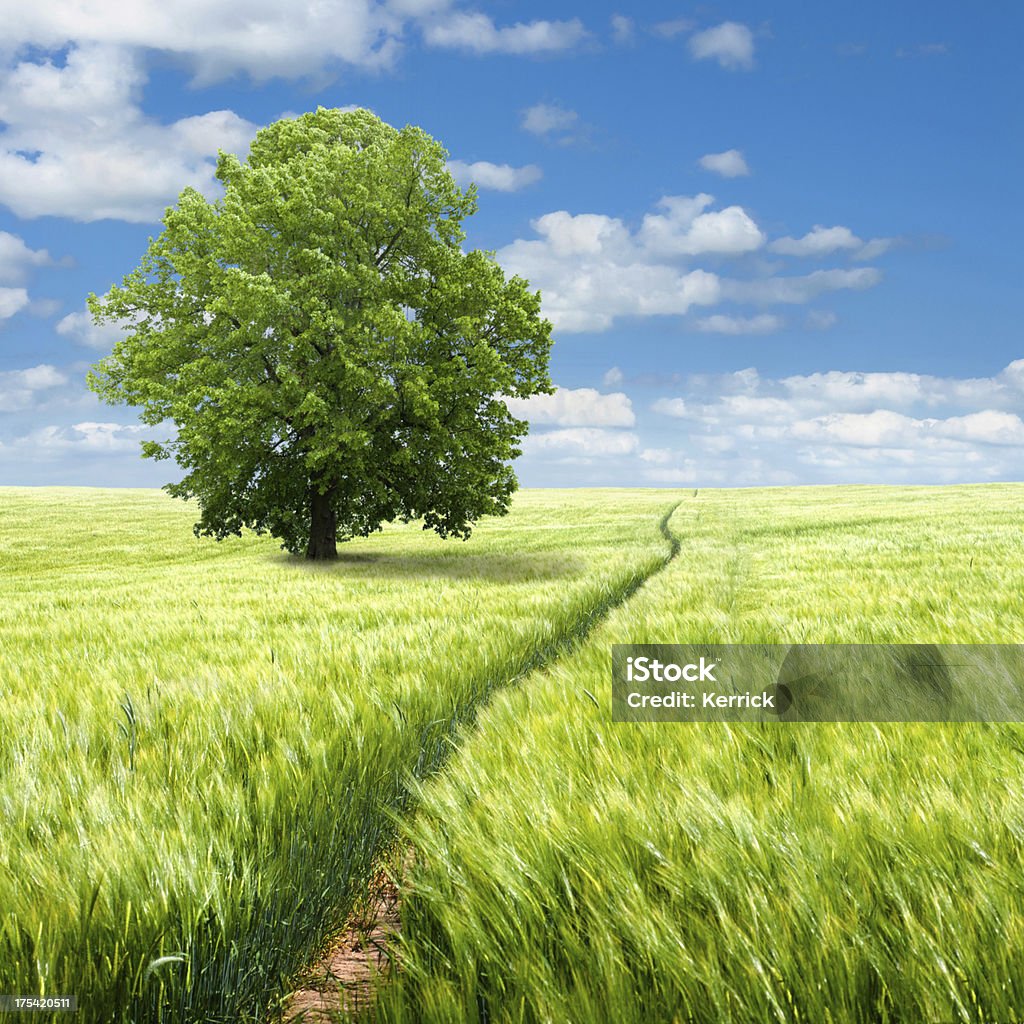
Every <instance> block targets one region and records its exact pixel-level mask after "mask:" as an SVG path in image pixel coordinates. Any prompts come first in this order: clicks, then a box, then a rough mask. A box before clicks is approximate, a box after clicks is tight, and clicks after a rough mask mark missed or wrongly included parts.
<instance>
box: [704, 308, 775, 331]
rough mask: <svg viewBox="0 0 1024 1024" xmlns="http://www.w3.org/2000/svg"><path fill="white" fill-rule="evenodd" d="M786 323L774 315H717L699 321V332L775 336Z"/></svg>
mask: <svg viewBox="0 0 1024 1024" xmlns="http://www.w3.org/2000/svg"><path fill="white" fill-rule="evenodd" d="M784 325H785V321H784V320H783V319H782V317H780V316H776V315H775V314H773V313H761V314H759V315H758V316H750V317H743V316H725V315H724V314H722V313H716V314H715V315H714V316H709V317H704V318H703V319H701V320H698V321H697V330H699V331H705V332H707V333H710V334H773V333H774V332H775V331H778V330H781V329H782V327H783V326H784Z"/></svg>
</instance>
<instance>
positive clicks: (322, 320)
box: [89, 108, 552, 559]
mask: <svg viewBox="0 0 1024 1024" xmlns="http://www.w3.org/2000/svg"><path fill="white" fill-rule="evenodd" d="M446 156H447V154H446V153H445V151H444V149H443V147H442V146H441V145H440V144H439V143H438V142H437V141H435V140H434V139H432V138H431V137H430V136H429V135H427V134H426V133H425V132H424V131H422V130H421V129H419V128H415V127H406V128H404V129H402V130H401V131H399V130H397V129H395V128H393V127H391V126H390V125H388V124H385V123H384V122H383V121H381V120H380V119H379V118H377V117H376V116H374V115H373V114H372V113H370V112H369V111H367V110H355V111H349V112H344V111H340V110H327V109H324V108H320V109H319V110H317V111H316V112H315V113H310V114H304V115H303V116H301V117H298V118H295V119H286V120H282V121H278V122H277V123H275V124H272V125H270V126H269V127H267V128H264V129H263V130H262V131H260V132H259V133H258V134H257V136H256V138H255V140H254V141H253V143H252V146H251V148H250V151H249V155H248V158H247V159H246V160H245V161H240V160H238V159H237V158H236V157H234V156H231V155H228V154H221V156H220V159H219V162H218V165H217V178H218V179H219V180H220V181H221V183H222V184H223V186H224V194H223V197H222V198H220V199H218V200H216V201H213V202H211V201H208V200H207V199H205V198H204V197H203V196H202V195H201V194H200V193H199V192H197V191H196V190H194V189H190V188H189V189H185V191H184V192H182V193H181V196H180V197H179V199H178V203H177V205H176V206H175V207H171V208H169V209H168V210H167V213H166V215H165V217H164V221H163V224H164V230H163V231H162V233H161V234H160V235H159V237H157V238H155V239H151V240H150V243H149V247H148V249H147V251H146V253H145V255H144V256H143V257H142V260H141V262H140V264H139V266H138V267H137V268H136V269H135V270H133V271H132V272H131V273H129V274H128V275H127V276H126V277H125V278H124V279H123V282H122V284H121V285H120V286H115V287H113V288H111V289H110V291H109V292H108V293H107V295H106V296H104V297H103V298H97V297H96V296H95V295H93V296H90V297H89V307H90V310H91V311H92V314H93V318H94V319H95V321H96V322H97V323H104V322H110V323H119V324H122V325H124V326H125V336H124V337H123V338H121V340H119V341H118V342H117V343H116V344H115V346H114V349H113V352H112V354H111V355H109V356H107V357H106V358H105V359H103V360H102V361H100V362H99V363H98V364H97V365H96V366H95V367H94V368H93V371H92V373H90V375H89V384H90V387H92V389H93V390H94V391H95V392H96V393H97V394H98V395H99V396H100V397H101V398H103V399H104V400H105V401H107V402H111V403H128V404H130V405H133V406H139V407H141V418H142V420H143V422H144V423H147V424H152V425H157V424H163V423H173V424H174V426H175V428H176V430H175V432H174V436H173V437H172V438H171V439H169V440H167V441H164V442H160V443H158V442H147V443H146V444H144V445H143V454H144V455H145V456H147V457H151V458H155V459H166V458H174V459H175V460H176V461H177V462H178V464H179V465H180V466H181V467H182V469H184V470H185V471H186V472H185V475H184V478H183V479H182V480H181V482H180V483H175V484H169V485H168V486H167V487H166V490H168V491H169V492H170V493H171V494H173V495H175V496H178V497H181V498H186V499H188V498H194V499H196V501H197V503H198V505H199V507H200V509H201V512H202V517H201V519H200V521H199V522H198V523H196V527H195V530H196V534H197V535H206V536H213V537H216V538H217V539H221V538H223V537H225V536H227V535H229V534H238V533H240V532H241V530H242V529H243V527H246V528H250V529H253V530H256V531H258V532H269V533H270V534H272V535H274V536H276V537H279V538H280V539H281V540H282V542H283V544H284V547H286V548H287V549H288V550H289V551H292V552H301V551H303V550H304V551H305V552H306V555H307V557H309V558H314V559H323V558H333V557H335V556H336V554H337V542H338V540H348V539H350V538H351V537H354V536H365V535H367V534H369V533H371V532H372V531H374V530H377V529H379V528H380V526H381V524H383V523H385V522H389V521H392V520H395V519H401V520H404V521H409V520H413V519H420V518H422V519H423V521H424V528H427V529H430V528H432V529H434V530H436V531H437V532H438V533H439V534H440V535H441V536H442V537H448V536H458V537H468V536H469V533H470V530H471V527H472V524H473V523H474V522H475V521H476V520H477V519H478V518H479V517H480V516H483V515H495V514H504V513H505V512H507V511H508V505H509V499H510V496H511V494H512V492H513V491H514V489H515V487H516V478H515V474H514V473H513V471H512V468H511V466H510V462H511V460H512V459H514V458H515V457H516V456H518V455H519V454H521V452H520V449H519V447H518V444H519V441H520V440H521V439H522V436H523V435H524V434H525V432H526V430H527V424H526V423H525V422H524V421H522V420H518V419H516V418H515V417H513V416H512V415H511V414H510V413H509V411H508V409H507V407H506V405H505V403H504V402H503V400H502V397H503V396H516V397H527V396H529V395H532V394H538V393H548V392H550V391H551V390H552V388H551V381H550V378H549V376H548V356H549V352H550V348H551V337H550V332H551V325H550V324H549V323H548V322H547V321H546V320H544V319H543V318H542V317H541V314H540V296H539V294H538V293H535V292H531V291H530V290H529V288H528V284H527V282H526V281H524V280H522V279H521V278H518V277H512V278H508V279H506V277H505V275H504V273H503V272H502V270H501V268H500V267H499V266H498V264H497V263H496V262H495V260H494V258H493V256H492V255H491V254H489V253H486V252H482V251H471V252H464V251H463V249H462V247H461V244H460V243H461V242H462V241H463V240H464V238H465V233H464V231H463V230H462V226H461V225H462V221H463V219H464V218H466V217H467V216H469V215H470V214H472V213H474V212H475V210H476V194H475V190H474V189H473V188H470V189H469V190H466V191H462V190H460V189H459V188H458V187H457V186H456V184H455V183H454V181H453V180H452V177H451V175H450V174H449V173H448V171H447V169H446V165H445V160H446Z"/></svg>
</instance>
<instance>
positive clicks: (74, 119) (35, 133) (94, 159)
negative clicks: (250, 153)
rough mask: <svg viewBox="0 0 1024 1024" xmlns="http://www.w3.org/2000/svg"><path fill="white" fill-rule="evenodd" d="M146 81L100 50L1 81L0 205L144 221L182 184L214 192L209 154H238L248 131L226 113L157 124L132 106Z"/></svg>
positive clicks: (122, 56)
mask: <svg viewBox="0 0 1024 1024" xmlns="http://www.w3.org/2000/svg"><path fill="white" fill-rule="evenodd" d="M145 80H146V76H145V73H144V71H143V69H142V66H141V63H140V59H139V58H138V57H137V56H134V55H132V54H131V53H129V52H128V51H126V50H123V49H120V48H112V47H109V46H103V45H82V46H78V47H76V48H73V49H72V50H70V51H69V53H68V55H67V59H66V61H65V63H64V64H63V65H62V66H58V65H56V64H54V63H53V62H52V61H51V60H42V61H39V62H36V61H23V62H21V63H19V64H17V65H16V66H15V67H14V68H13V69H11V70H9V71H8V72H7V73H6V74H4V75H3V76H2V77H0V121H3V122H6V127H5V129H4V130H3V131H2V132H0V202H2V203H5V204H6V205H7V206H8V207H10V208H11V209H12V210H13V211H14V212H15V213H16V214H18V215H19V216H21V217H38V216H42V215H46V214H49V215H53V216H63V217H71V218H73V219H76V220H82V221H94V220H101V219H104V218H115V219H120V220H127V221H135V222H146V221H153V220H157V219H159V217H160V215H161V214H162V213H163V210H164V208H165V207H166V205H167V204H168V203H170V202H172V201H173V200H174V199H175V198H176V197H177V195H178V193H179V192H180V191H181V189H182V188H184V187H185V186H192V187H194V188H197V189H199V190H200V191H202V192H204V193H206V194H207V195H211V194H213V192H214V191H215V189H216V183H215V182H214V180H213V170H214V163H215V159H216V155H217V154H216V150H217V149H218V148H221V149H225V150H229V151H232V152H244V151H245V150H246V149H247V147H248V143H249V141H250V139H251V138H252V135H253V134H254V133H255V131H256V126H255V125H253V124H251V123H249V122H248V121H245V120H244V119H242V118H240V117H239V116H238V115H237V114H234V113H233V112H231V111H228V110H219V111H211V112H210V113H207V114H203V115H200V116H195V117H187V118H182V119H180V120H179V121H176V122H173V123H170V124H161V123H159V122H157V121H154V120H153V119H151V118H148V117H146V116H145V115H144V114H143V113H142V110H141V108H140V107H139V105H138V101H139V97H140V94H141V90H142V87H143V85H144V83H145Z"/></svg>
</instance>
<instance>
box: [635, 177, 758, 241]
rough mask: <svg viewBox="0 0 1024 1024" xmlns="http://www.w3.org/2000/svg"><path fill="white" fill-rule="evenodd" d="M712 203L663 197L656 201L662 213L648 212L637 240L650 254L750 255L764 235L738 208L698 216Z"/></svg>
mask: <svg viewBox="0 0 1024 1024" xmlns="http://www.w3.org/2000/svg"><path fill="white" fill-rule="evenodd" d="M713 201H714V197H713V196H709V195H707V193H704V192H702V193H701V194H700V195H698V196H693V197H690V196H665V197H664V198H662V199H661V200H659V202H658V206H659V208H661V209H663V210H665V211H666V212H665V213H656V214H652V213H649V214H647V215H646V216H645V217H644V220H643V225H642V226H641V228H640V240H641V242H642V243H643V245H644V246H645V247H646V248H647V249H648V250H650V251H651V252H653V253H658V254H665V255H688V256H696V255H700V254H703V253H724V254H729V255H736V254H738V253H744V252H753V251H754V250H755V249H759V248H760V247H761V246H762V245H763V244H764V235H763V234H762V232H761V229H760V228H758V226H757V225H756V224H755V223H754V221H753V220H752V219H751V218H750V216H749V215H748V214H747V213H746V211H745V210H744V209H743V208H742V207H741V206H727V207H726V208H725V209H724V210H718V211H715V212H711V213H701V212H700V211H701V210H703V209H704V208H705V207H707V206H709V205H710V204H711V203H712V202H713Z"/></svg>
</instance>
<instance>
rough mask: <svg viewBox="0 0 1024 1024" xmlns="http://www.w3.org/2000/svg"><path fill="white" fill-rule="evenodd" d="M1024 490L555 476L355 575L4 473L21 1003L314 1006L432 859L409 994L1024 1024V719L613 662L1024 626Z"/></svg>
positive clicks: (551, 1008) (9, 741)
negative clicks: (654, 677)
mask: <svg viewBox="0 0 1024 1024" xmlns="http://www.w3.org/2000/svg"><path fill="white" fill-rule="evenodd" d="M1022 504H1024V485H1012V484H1005V485H1004V484H999V485H984V486H963V487H945V488H899V489H894V488H881V487H827V488H826V487H822V488H795V489H781V488H779V489H761V490H729V491H705V490H700V491H696V492H695V491H692V490H686V491H664V490H663V491H655V490H650V491H641V490H580V491H532V492H529V491H527V492H521V493H520V494H519V495H518V496H517V499H516V501H515V503H514V507H513V511H512V514H511V515H509V516H508V517H507V518H504V519H495V520H488V521H486V522H483V523H481V524H480V526H479V527H478V529H477V530H476V532H475V533H474V536H473V538H472V539H471V540H470V541H468V542H466V543H462V542H457V541H456V542H453V541H449V542H443V541H440V540H439V539H437V538H436V537H435V536H434V535H433V534H430V533H425V532H423V531H422V530H420V529H419V528H418V527H417V525H416V524H410V525H407V526H394V527H390V528H388V529H386V530H385V531H384V532H383V533H381V534H378V535H376V536H374V537H371V538H368V539H366V540H361V541H356V542H353V543H350V544H346V545H345V546H344V548H343V551H342V557H341V558H340V559H339V561H338V562H337V563H336V564H333V565H330V566H328V567H326V568H325V567H321V566H316V567H309V566H307V565H306V564H304V563H303V562H302V561H300V560H297V559H293V558H290V557H289V556H287V555H285V554H283V553H282V552H281V551H280V550H279V549H278V547H277V545H276V543H275V542H274V541H272V540H268V539H265V538H256V537H244V538H241V539H233V540H230V541H225V542H223V543H221V544H217V543H214V542H212V541H199V540H196V539H195V538H194V537H193V535H192V532H191V523H192V521H193V519H194V515H195V512H194V509H191V508H189V507H188V506H185V505H183V504H181V503H176V502H173V501H172V500H171V499H169V498H167V497H166V496H165V495H163V494H161V493H160V492H156V491H141V490H139V491H123V490H119V491H113V490H105V491H104V490H91V489H15V488H4V489H0V572H2V577H0V578H2V581H3V600H2V602H0V735H2V737H3V742H2V745H0V994H15V993H17V994H51V995H52V994H73V995H76V996H77V998H78V1002H79V1007H80V1009H79V1012H78V1014H77V1015H75V1016H74V1018H73V1019H75V1020H78V1021H83V1022H84V1021H88V1022H129V1021H131V1022H149V1021H159V1022H163V1021H203V1022H221V1021H224V1022H226V1021H233V1022H234V1021H273V1020H275V1019H277V1017H278V1015H279V1009H278V1007H279V1006H280V1003H281V999H282V998H283V997H284V996H285V995H286V994H287V992H288V991H289V990H290V988H291V987H292V986H293V985H294V983H295V981H296V979H297V978H298V977H299V976H300V974H301V971H302V969H303V967H304V966H306V965H308V964H309V963H310V961H311V959H312V958H314V957H315V956H316V954H317V952H318V951H319V950H321V949H322V948H323V946H324V944H325V942H327V941H328V940H329V939H330V937H331V935H332V934H334V933H336V932H337V931H338V930H339V929H340V927H341V926H342V924H343V923H344V921H345V919H346V917H347V915H348V914H349V912H350V910H351V908H352V906H353V904H354V902H355V901H356V900H357V899H358V898H359V896H360V894H361V893H362V892H363V891H364V889H365V885H366V882H367V879H368V878H369V876H370V875H371V873H372V872H373V871H374V870H375V869H376V868H377V866H378V865H379V864H380V862H381V858H382V856H384V855H385V854H387V852H388V851H389V850H398V851H399V859H400V861H401V863H402V864H403V870H402V872H401V874H400V877H399V886H400V890H401V896H402V902H401V908H402V925H401V935H400V938H399V940H398V945H397V950H396V958H397V963H398V965H399V966H398V969H397V970H396V971H393V972H391V974H390V975H389V976H388V977H387V979H386V980H385V981H384V982H382V984H381V988H380V992H379V994H378V997H377V1000H376V1005H375V1007H374V1009H373V1014H374V1015H375V1019H377V1020H383V1021H393V1022H409V1024H413V1022H418V1021H425V1022H438V1024H440V1022H458V1021H463V1020H465V1021H480V1022H498V1021H508V1022H537V1024H541V1022H561V1021H570V1022H579V1024H587V1022H590V1021H595V1020H607V1021H609V1022H611V1021H614V1022H619V1021H623V1022H632V1021H636V1022H640V1021H644V1022H649V1021H653V1022H658V1021H666V1022H669V1021H673V1022H674V1021H679V1022H685V1021H702V1022H703V1021H707V1022H717V1021H728V1022H746V1021H765V1020H772V1021H780V1022H782V1021H807V1022H829V1021H833V1022H855V1021H862V1020H878V1021H893V1022H895V1021H936V1022H937V1021H958V1022H978V1021H991V1020H1000V1021H1002V1020H1006V1021H1010V1020H1018V1019H1024V967H1022V966H1021V965H1022V964H1024V726H1021V725H1017V724H970V723H960V724H950V725H942V724H887V725H873V724H869V723H856V724H853V723H849V724H828V723H778V722H773V723H757V722H751V723H733V724H721V723H717V724H712V723H704V724H667V723H648V724H635V723H633V724H615V723H612V721H611V675H610V660H611V645H612V644H614V643H788V642H805V643H840V642H842V643H846V642H880V643H881V642H885V643H958V642H963V643H994V642H1001V643H1015V642H1024V600H1022V594H1024V539H1022V537H1024V534H1022V530H1021V506H1022ZM34 1019H42V1015H36V1016H35V1017H34ZM55 1019H56V1018H55ZM61 1019H64V1020H67V1019H72V1018H70V1017H69V1015H66V1014H65V1015H63V1017H62V1018H61Z"/></svg>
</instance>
